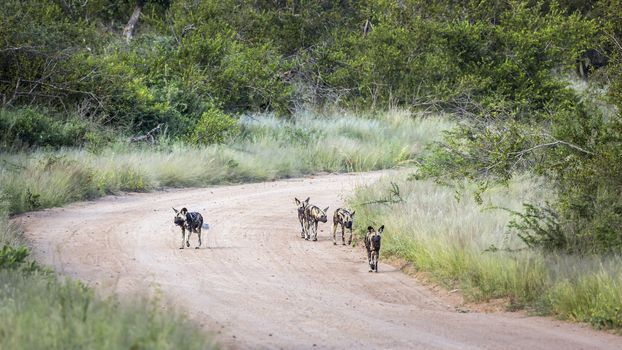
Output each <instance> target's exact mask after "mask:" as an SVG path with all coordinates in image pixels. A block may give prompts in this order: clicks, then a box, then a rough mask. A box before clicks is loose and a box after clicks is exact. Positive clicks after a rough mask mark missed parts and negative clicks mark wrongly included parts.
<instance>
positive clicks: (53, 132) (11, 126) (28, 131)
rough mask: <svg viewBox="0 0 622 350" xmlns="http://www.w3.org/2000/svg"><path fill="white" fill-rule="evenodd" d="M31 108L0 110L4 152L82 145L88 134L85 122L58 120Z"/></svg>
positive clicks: (47, 113)
mask: <svg viewBox="0 0 622 350" xmlns="http://www.w3.org/2000/svg"><path fill="white" fill-rule="evenodd" d="M52 115H53V114H50V113H49V112H47V111H39V110H36V109H32V108H24V109H14V110H9V109H0V147H2V148H4V149H10V148H21V147H36V146H39V147H42V146H52V147H60V146H73V145H80V144H82V143H83V142H84V141H85V140H86V137H87V134H88V133H89V132H90V131H91V127H90V126H89V125H88V124H87V122H86V121H85V120H81V119H78V118H74V119H69V120H60V119H58V118H54V117H53V116H52Z"/></svg>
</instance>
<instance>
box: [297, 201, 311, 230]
mask: <svg viewBox="0 0 622 350" xmlns="http://www.w3.org/2000/svg"><path fill="white" fill-rule="evenodd" d="M294 202H295V203H296V205H297V206H298V221H300V238H305V236H306V235H305V225H306V220H305V209H306V208H307V205H309V197H307V199H305V200H304V201H302V202H301V201H299V200H298V198H295V197H294Z"/></svg>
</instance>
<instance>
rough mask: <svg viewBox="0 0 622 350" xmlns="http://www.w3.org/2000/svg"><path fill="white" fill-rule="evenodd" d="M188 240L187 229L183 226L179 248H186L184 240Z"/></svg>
mask: <svg viewBox="0 0 622 350" xmlns="http://www.w3.org/2000/svg"><path fill="white" fill-rule="evenodd" d="M185 240H186V229H185V228H183V227H182V228H181V247H179V249H184V241H185Z"/></svg>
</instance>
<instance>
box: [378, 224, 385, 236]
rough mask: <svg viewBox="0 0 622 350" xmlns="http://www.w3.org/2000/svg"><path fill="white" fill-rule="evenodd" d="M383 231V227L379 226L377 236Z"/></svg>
mask: <svg viewBox="0 0 622 350" xmlns="http://www.w3.org/2000/svg"><path fill="white" fill-rule="evenodd" d="M383 231H384V225H382V226H380V228H379V229H378V234H381V233H382V232H383Z"/></svg>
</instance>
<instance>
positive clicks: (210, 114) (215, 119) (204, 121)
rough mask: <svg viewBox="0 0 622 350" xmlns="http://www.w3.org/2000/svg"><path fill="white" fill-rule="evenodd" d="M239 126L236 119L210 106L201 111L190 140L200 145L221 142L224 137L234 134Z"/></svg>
mask: <svg viewBox="0 0 622 350" xmlns="http://www.w3.org/2000/svg"><path fill="white" fill-rule="evenodd" d="M239 128H240V127H239V124H238V121H237V120H236V119H234V118H232V117H231V116H229V115H227V114H225V113H223V112H222V111H220V110H219V109H218V108H216V107H213V106H212V107H211V108H210V109H208V110H207V111H206V112H203V115H202V116H201V119H200V120H199V122H198V123H197V125H196V126H195V128H194V130H193V132H192V136H191V137H190V140H191V141H192V142H193V143H195V144H200V145H209V144H212V143H222V142H224V141H225V139H226V138H229V137H232V136H235V135H236V134H237V133H238V132H239Z"/></svg>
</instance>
